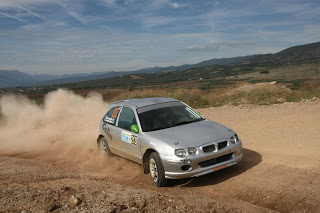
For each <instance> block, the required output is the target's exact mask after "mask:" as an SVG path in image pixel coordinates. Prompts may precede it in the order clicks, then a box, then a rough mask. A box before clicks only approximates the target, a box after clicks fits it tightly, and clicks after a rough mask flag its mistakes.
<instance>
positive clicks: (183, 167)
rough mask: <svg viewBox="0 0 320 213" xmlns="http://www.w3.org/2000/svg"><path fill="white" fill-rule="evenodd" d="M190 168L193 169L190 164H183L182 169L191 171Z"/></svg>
mask: <svg viewBox="0 0 320 213" xmlns="http://www.w3.org/2000/svg"><path fill="white" fill-rule="evenodd" d="M190 169H191V166H189V165H184V166H181V170H182V171H189V170H190Z"/></svg>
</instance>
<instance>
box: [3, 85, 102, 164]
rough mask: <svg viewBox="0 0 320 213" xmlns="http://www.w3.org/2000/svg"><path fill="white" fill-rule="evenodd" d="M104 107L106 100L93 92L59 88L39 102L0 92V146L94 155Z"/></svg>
mask: <svg viewBox="0 0 320 213" xmlns="http://www.w3.org/2000/svg"><path fill="white" fill-rule="evenodd" d="M107 109H108V103H106V102H104V101H103V99H102V96H101V95H100V94H96V93H91V94H89V95H88V96H87V97H82V96H80V95H77V94H75V93H74V92H72V91H66V90H62V89H59V90H57V91H54V92H50V93H48V94H47V95H46V96H45V98H44V103H43V104H42V105H38V104H36V103H35V102H34V101H32V100H30V99H28V98H26V97H24V96H18V95H5V96H2V97H1V98H0V114H1V119H0V150H1V152H2V153H3V152H5V153H30V152H31V153H46V154H48V153H55V154H56V155H60V156H63V157H68V158H73V159H77V158H79V159H85V158H90V157H94V156H95V155H98V154H97V153H96V152H97V151H96V139H97V136H98V128H99V121H100V119H101V118H102V116H103V114H104V113H105V112H106V111H107Z"/></svg>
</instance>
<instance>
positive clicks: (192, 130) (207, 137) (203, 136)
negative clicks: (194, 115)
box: [146, 120, 235, 148]
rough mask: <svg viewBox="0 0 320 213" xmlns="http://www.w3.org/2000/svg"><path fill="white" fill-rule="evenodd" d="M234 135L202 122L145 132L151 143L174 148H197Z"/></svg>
mask: <svg viewBox="0 0 320 213" xmlns="http://www.w3.org/2000/svg"><path fill="white" fill-rule="evenodd" d="M233 134H235V133H234V132H233V131H232V130H231V129H229V128H227V127H225V126H223V125H221V124H218V123H216V122H212V121H209V120H203V121H199V122H195V123H190V124H185V125H181V126H176V127H172V128H167V129H162V130H158V131H153V132H146V135H148V137H149V139H150V140H152V141H158V142H163V143H166V144H168V145H171V146H173V147H174V148H186V147H198V146H201V145H203V144H205V143H208V142H212V141H216V140H222V139H229V138H230V137H231V136H232V135H233Z"/></svg>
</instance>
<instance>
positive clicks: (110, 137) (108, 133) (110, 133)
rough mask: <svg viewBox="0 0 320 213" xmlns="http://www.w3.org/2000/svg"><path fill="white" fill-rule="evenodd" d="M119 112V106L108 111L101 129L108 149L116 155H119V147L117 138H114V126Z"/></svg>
mask: <svg viewBox="0 0 320 213" xmlns="http://www.w3.org/2000/svg"><path fill="white" fill-rule="evenodd" d="M120 110H121V106H116V107H113V108H112V109H110V110H109V111H108V112H107V114H106V115H105V116H104V118H103V124H102V129H103V131H104V135H105V138H106V140H107V142H108V145H109V148H110V150H111V152H113V153H115V154H118V153H119V151H120V150H119V147H118V146H117V145H118V141H117V137H116V129H115V125H116V122H117V118H118V115H119V112H120Z"/></svg>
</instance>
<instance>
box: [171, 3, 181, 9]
mask: <svg viewBox="0 0 320 213" xmlns="http://www.w3.org/2000/svg"><path fill="white" fill-rule="evenodd" d="M170 6H171V7H172V8H175V9H176V8H180V7H181V5H180V4H179V3H178V2H173V3H171V4H170Z"/></svg>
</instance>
